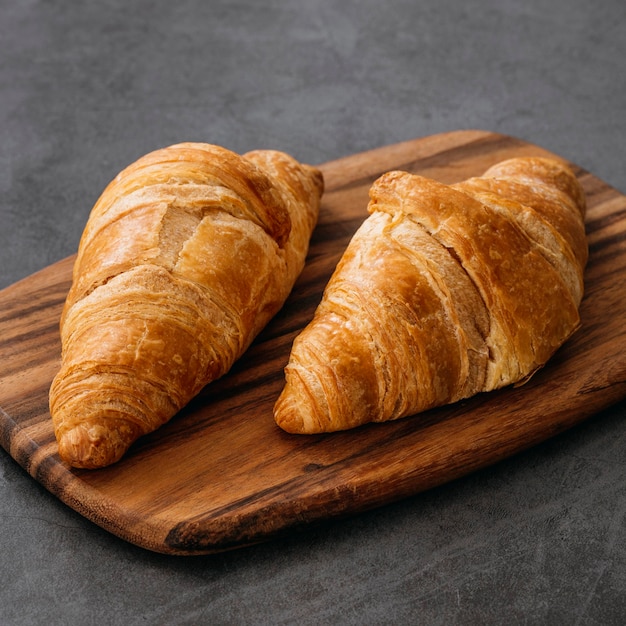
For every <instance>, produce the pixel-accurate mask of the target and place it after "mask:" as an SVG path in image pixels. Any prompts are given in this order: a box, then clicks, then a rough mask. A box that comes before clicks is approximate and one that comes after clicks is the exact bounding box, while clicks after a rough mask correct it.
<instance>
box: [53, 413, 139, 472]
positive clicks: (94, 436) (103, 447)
mask: <svg viewBox="0 0 626 626" xmlns="http://www.w3.org/2000/svg"><path fill="white" fill-rule="evenodd" d="M131 426H132V425H131ZM134 430H135V429H134V428H131V429H128V428H126V429H118V430H117V431H114V433H113V434H112V433H111V431H110V429H107V428H105V427H104V426H102V425H101V424H99V423H92V424H90V423H81V424H78V425H76V426H74V427H73V428H71V429H69V430H66V431H65V432H63V433H62V434H60V435H59V436H58V445H59V456H60V457H61V459H62V460H63V461H65V462H66V463H67V464H68V465H70V466H71V467H75V468H81V469H97V468H101V467H105V466H107V465H111V464H112V463H115V462H117V461H119V460H120V459H121V458H122V456H123V455H124V453H125V452H126V450H127V449H128V448H129V446H130V444H131V443H132V441H134V439H135V438H136V437H134V436H130V437H129V436H123V433H124V432H125V431H126V432H127V433H130V432H132V431H134ZM120 434H122V436H119V435H120ZM113 435H115V436H113Z"/></svg>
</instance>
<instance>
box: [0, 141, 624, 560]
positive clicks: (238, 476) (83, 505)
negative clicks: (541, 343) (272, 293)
mask: <svg viewBox="0 0 626 626" xmlns="http://www.w3.org/2000/svg"><path fill="white" fill-rule="evenodd" d="M520 154H525V155H529V154H538V155H547V154H549V153H547V152H546V151H545V150H543V149H541V148H539V147H537V146H533V145H530V144H527V143H525V142H523V141H521V140H518V139H515V138H511V137H504V136H501V135H497V134H493V133H487V132H483V131H461V132H456V133H447V134H443V135H436V136H434V137H426V138H422V139H418V140H413V141H408V142H404V143H402V144H395V145H391V146H386V147H383V148H380V149H377V150H373V151H370V152H366V153H362V154H358V155H353V156H350V157H346V158H343V159H338V160H337V161H333V162H330V163H326V164H323V165H322V166H321V168H322V170H323V172H324V175H325V178H326V180H327V191H326V193H325V195H324V199H323V203H322V210H321V215H320V220H319V224H318V226H317V228H316V230H315V233H314V235H313V238H312V240H311V246H310V252H309V256H308V259H307V264H306V266H305V269H304V271H303V272H302V274H301V276H300V278H299V279H298V281H297V283H296V285H295V287H294V289H293V291H292V294H291V295H290V297H289V298H288V300H287V302H286V303H285V306H284V307H283V309H282V310H281V311H280V312H279V313H278V314H277V315H276V317H275V318H274V319H273V320H272V321H271V322H270V324H268V326H267V327H266V328H265V329H264V330H263V331H262V332H261V334H260V335H259V336H258V337H257V339H256V340H255V341H254V342H253V344H252V345H251V346H250V348H249V350H248V351H247V352H246V354H245V355H244V356H243V357H242V358H241V359H240V360H239V361H238V362H237V363H236V364H235V366H234V367H233V368H232V370H231V371H230V372H229V373H228V374H226V375H225V376H224V377H223V378H222V379H220V380H218V381H215V382H214V383H213V384H212V385H209V386H208V387H207V388H206V389H204V390H203V391H202V392H201V393H200V394H199V395H198V396H197V397H196V398H195V399H194V400H193V401H192V402H191V403H190V404H189V405H188V406H187V407H185V409H183V410H182V411H181V412H180V413H179V415H177V416H175V417H174V418H173V419H172V420H171V421H170V422H169V423H168V424H166V425H165V426H163V428H162V429H160V430H159V431H157V432H155V433H152V434H150V435H147V436H146V437H144V438H143V439H142V440H140V441H139V442H137V443H136V444H135V445H134V446H133V448H132V449H131V450H130V452H129V453H128V455H127V456H126V457H125V458H124V459H123V460H122V461H121V462H119V463H117V464H116V465H114V466H111V467H109V468H105V469H103V470H98V471H86V470H71V469H69V468H68V467H66V466H65V465H64V464H63V463H61V461H60V460H59V457H58V455H57V453H56V444H55V441H54V434H53V430H52V425H51V421H50V416H49V414H48V407H47V395H48V388H49V384H50V381H51V379H52V376H53V375H54V374H55V373H56V370H57V368H58V364H59V358H60V341H59V336H58V321H59V316H60V313H61V308H62V304H63V300H64V298H65V295H66V293H67V290H68V289H69V285H70V278H71V269H72V262H73V257H70V258H68V259H64V260H62V261H60V262H59V263H57V264H55V265H53V266H50V267H49V268H46V269H44V270H42V271H41V272H38V273H37V274H34V275H33V276H31V277H28V278H27V279H25V280H23V281H20V282H19V283H16V284H15V285H12V286H11V287H9V288H7V289H5V290H4V291H2V292H0V444H1V445H2V447H3V448H5V450H7V451H8V452H9V453H10V454H11V455H12V456H13V457H14V458H15V459H16V461H17V462H18V463H20V465H22V466H23V467H24V469H25V470H26V471H27V472H29V473H30V475H31V476H33V477H34V478H35V479H36V480H38V481H39V482H40V483H41V484H43V485H44V486H45V487H46V488H47V489H49V490H50V491H51V492H52V493H54V494H55V495H56V496H57V497H58V498H60V499H61V500H62V501H63V502H65V503H66V504H68V505H69V506H71V507H72V508H74V509H75V510H77V511H78V512H79V513H81V514H82V515H84V516H85V517H87V518H89V519H91V520H92V521H94V522H95V523H96V524H99V525H100V526H102V527H103V528H105V529H107V530H108V531H110V532H112V533H114V534H116V535H117V536H119V537H122V538H123V539H125V540H127V541H131V542H133V543H135V544H137V545H139V546H142V547H144V548H147V549H150V550H155V551H157V552H164V553H169V554H181V555H182V554H205V553H211V552H216V551H220V550H227V549H233V548H236V547H241V546H244V545H248V544H251V543H257V542H259V541H263V540H266V539H269V538H271V537H276V536H278V535H281V534H284V533H286V532H293V531H294V530H296V529H301V528H304V527H306V526H308V525H310V524H319V523H323V522H324V521H325V520H328V519H331V518H338V517H342V516H346V515H353V514H356V513H358V512H359V511H363V510H366V509H369V508H372V507H376V506H381V505H384V504H386V503H388V502H391V501H393V500H397V499H399V498H402V497H406V496H408V495H411V494H415V493H419V492H420V491H423V490H424V489H429V488H431V487H434V486H436V485H439V484H441V483H443V482H446V481H449V480H452V479H454V478H457V477H459V476H462V475H464V474H467V473H468V472H471V471H474V470H476V469H478V468H481V467H484V466H486V465H489V464H491V463H495V462H497V461H498V460H501V459H503V458H506V457H507V456H509V455H511V454H514V453H517V452H520V451H522V450H524V449H526V448H528V447H529V446H532V445H535V444H536V443H539V442H541V441H543V440H545V439H546V438H548V437H551V436H554V435H555V434H558V433H559V432H562V431H563V430H565V429H566V428H570V427H571V426H573V425H575V424H577V423H579V422H580V421H581V420H583V419H587V418H589V417H591V416H592V415H593V414H594V413H596V412H597V411H600V410H602V409H603V408H605V407H607V406H609V405H610V404H612V403H614V402H617V401H619V400H621V399H623V398H624V397H626V382H625V381H626V329H625V328H624V326H623V319H624V317H625V315H626V311H625V308H626V303H625V302H624V297H623V293H624V285H625V284H626V245H625V236H626V198H625V197H624V196H622V195H621V194H620V193H619V192H617V191H616V190H615V189H612V188H611V187H609V186H608V185H606V184H605V183H603V182H602V181H601V180H599V179H597V178H596V177H594V176H593V175H592V174H590V173H589V172H586V171H585V170H583V169H582V168H579V167H577V166H574V168H575V171H576V173H577V176H579V178H580V180H581V182H582V183H583V186H584V187H585V190H586V193H587V197H588V203H589V210H588V215H587V222H586V226H587V232H588V236H589V241H590V253H591V256H590V260H589V264H588V267H587V273H586V280H587V284H586V290H585V298H584V300H583V303H582V305H581V317H582V327H581V329H580V330H579V331H578V332H577V333H576V334H575V335H574V336H573V337H572V338H571V339H570V341H568V342H567V343H566V344H565V345H564V346H563V347H562V348H561V349H560V350H559V351H558V352H557V353H556V354H555V356H554V357H553V359H552V360H551V361H550V363H548V364H547V365H546V367H545V368H544V369H543V370H541V371H540V372H538V373H537V374H536V375H535V376H534V377H533V378H532V379H531V380H530V381H529V382H528V383H527V384H526V385H524V386H522V387H517V388H508V389H503V390H500V391H498V392H493V393H491V394H480V395H478V396H475V397H474V398H471V399H469V400H465V401H462V402H459V403H457V404H455V405H450V406H446V407H441V408H439V409H434V410H432V411H428V412H426V413H423V414H421V415H418V416H414V417H411V418H406V419H404V420H399V421H397V422H390V423H387V424H370V425H367V426H363V427H361V428H358V429H355V430H354V431H349V432H344V433H336V434H331V435H316V436H310V437H307V436H297V435H288V434H287V433H284V432H282V431H281V430H279V429H278V428H277V427H276V426H275V424H274V422H273V418H272V407H273V403H274V402H275V400H276V398H277V396H278V394H279V393H280V390H281V388H282V384H283V371H282V370H283V367H284V366H285V364H286V362H287V359H288V356H289V350H290V347H291V343H292V341H293V339H294V338H295V337H296V335H297V333H298V332H299V331H300V329H301V328H302V327H303V326H304V325H305V324H306V323H307V322H308V321H309V320H310V319H311V317H312V316H313V314H314V311H315V307H316V306H317V304H318V302H319V300H320V298H321V295H322V292H323V290H324V287H325V285H326V282H327V280H328V278H329V277H330V275H331V274H332V272H333V271H334V268H335V265H336V263H337V261H338V260H339V258H340V256H341V254H342V253H343V250H344V249H345V246H346V245H347V243H348V242H349V240H350V238H351V237H352V235H353V233H354V232H355V231H356V229H357V228H358V227H359V226H360V224H361V222H362V221H363V219H365V218H366V216H367V210H366V206H367V198H368V193H367V192H368V188H369V185H370V183H371V182H372V181H373V180H374V179H375V178H377V177H378V176H379V175H380V174H382V173H383V172H384V171H387V170H389V169H404V170H406V171H413V172H416V173H421V174H423V175H426V176H432V177H434V178H438V179H439V180H442V182H448V183H449V182H455V181H457V180H461V179H463V178H466V177H468V176H474V175H479V174H481V173H482V172H483V171H484V170H485V169H486V168H487V167H489V166H490V165H491V164H493V163H495V162H497V161H499V160H502V159H505V158H508V157H511V156H517V155H520Z"/></svg>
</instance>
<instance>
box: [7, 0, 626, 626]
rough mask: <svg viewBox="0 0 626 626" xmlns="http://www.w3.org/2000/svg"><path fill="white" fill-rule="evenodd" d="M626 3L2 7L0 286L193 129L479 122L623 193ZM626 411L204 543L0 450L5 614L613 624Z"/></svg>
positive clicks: (270, 130) (624, 575)
mask: <svg viewBox="0 0 626 626" xmlns="http://www.w3.org/2000/svg"><path fill="white" fill-rule="evenodd" d="M625 58H626V3H624V2H623V0H599V1H598V2H594V3H590V2H587V1H583V0H551V1H550V2H544V1H541V0H527V1H525V2H517V1H514V0H475V1H468V2H458V1H457V0H438V2H436V3H435V2H427V1H422V2H416V1H413V2H411V1H408V0H404V1H398V0H392V1H390V2H375V1H373V0H361V1H357V0H348V1H345V2H339V1H335V2H331V1H328V0H306V2H305V1H304V0H299V1H298V0H286V1H279V0H258V1H255V2H251V1H249V2H244V1H234V2H228V1H227V0H223V1H221V2H215V1H201V0H196V1H194V0H178V1H177V2H165V1H163V0H156V1H151V2H148V1H147V0H140V1H134V2H133V1H132V0H131V1H122V0H101V1H100V2H70V1H68V0H58V1H56V2H46V1H44V0H23V1H22V0H20V2H3V3H2V11H1V14H0V133H1V135H0V137H1V141H0V216H1V222H0V224H1V225H0V288H3V287H5V286H7V285H9V284H11V283H12V282H14V281H16V280H18V279H20V278H22V277H25V276H27V275H29V274H31V273H32V272H34V271H36V270H38V269H41V268H43V267H45V266H47V265H48V264H50V263H52V262H54V261H57V260H59V259H61V258H63V257H65V256H67V255H69V254H71V253H72V252H74V251H75V248H76V246H77V243H78V239H79V236H80V233H81V230H82V228H83V226H84V223H85V220H86V217H87V213H88V211H89V210H90V208H91V206H92V204H93V202H94V201H95V199H96V198H97V196H98V195H99V194H100V192H101V190H102V188H103V187H104V186H105V184H106V183H108V181H109V180H110V179H111V178H112V177H113V176H114V175H115V174H116V173H117V172H118V171H119V170H120V169H121V167H123V166H124V165H126V164H127V163H129V162H130V161H132V160H134V159H135V158H137V157H138V156H140V155H141V154H143V153H145V152H147V151H148V150H151V149H153V148H157V147H161V146H164V145H167V144H170V143H173V142H177V141H182V140H202V141H210V142H213V143H219V144H222V145H224V146H227V147H230V148H232V149H234V150H238V151H243V150H247V149H252V148H257V147H273V148H278V149H282V150H286V151H288V152H291V153H292V154H294V156H297V157H298V158H299V159H301V160H303V161H309V162H312V163H320V162H324V161H327V160H331V159H334V158H338V157H341V156H344V155H347V154H351V153H354V152H358V151H362V150H365V149H368V148H374V147H377V146H380V145H383V144H389V143H395V142H397V141H401V140H404V139H411V138H414V137H418V136H424V135H429V134H433V133H437V132H443V131H449V130H455V129H460V128H482V129H486V130H493V131H498V132H502V133H508V134H511V135H515V136H517V137H520V138H522V139H525V140H527V141H531V142H535V143H539V144H541V145H542V146H544V147H546V148H547V149H549V150H552V151H554V152H556V153H559V154H561V155H563V156H564V157H566V158H568V159H570V160H572V161H574V162H576V163H578V164H579V165H581V166H583V167H584V168H586V169H588V170H590V171H592V172H593V173H595V174H596V175H597V176H599V177H600V178H603V179H604V180H605V181H607V182H608V183H609V184H611V185H613V186H614V187H616V188H618V189H620V190H621V191H622V192H626V167H625V165H626V156H625V154H624V144H625V142H626V121H625V115H626V65H625V64H624V59H625ZM625 418H626V403H623V402H622V403H621V404H619V405H617V406H615V407H613V408H612V409H611V410H608V411H606V412H605V413H603V414H601V415H598V416H596V417H594V418H593V419H591V420H589V421H588V422H586V423H585V424H583V425H582V426H580V427H578V428H575V429H573V430H572V431H570V432H568V433H566V434H564V435H562V436H559V437H557V438H555V439H553V440H551V441H549V442H547V443H545V444H543V445H540V446H538V447H536V448H534V449H532V450H530V451H528V452H527V453H524V454H521V455H519V456H517V457H515V458H512V459H509V460H507V461H505V462H502V463H500V464H498V465H497V466H495V467H492V468H489V469H487V470H484V471H481V472H478V473H476V474H473V475H471V476H469V477H467V478H464V479H462V480H458V481H456V482H454V483H451V484H448V485H446V486H444V487H441V488H439V489H436V490H433V491H430V492H428V493H425V494H422V495H419V496H416V497H413V498H410V499H408V500H405V501H403V502H400V503H398V504H395V505H392V506H387V507H384V508H382V509H379V510H377V511H373V512H370V513H367V514H364V515H360V516H358V517H355V518H352V519H348V520H343V521H334V522H330V523H329V524H327V525H325V526H323V527H319V528H311V529H309V530H308V531H306V532H302V533H300V534H297V535H294V536H291V537H288V538H286V539H283V540H280V541H275V542H272V543H268V544H264V545H261V546H256V547H252V548H249V549H245V550H241V551H236V552H232V553H227V554H222V555H217V556H213V557H206V558H204V557H202V558H193V559H181V558H171V557H164V556H160V555H156V554H152V553H149V552H146V551H143V550H141V549H139V548H135V547H133V546H131V545H128V544H126V543H124V542H122V541H120V540H118V539H116V538H115V537H113V536H111V535H109V534H107V533H106V532H104V531H102V530H100V529H99V528H98V527H96V526H94V525H92V524H91V523H89V522H87V521H86V520H84V519H83V518H81V517H80V516H79V515H77V514H76V513H74V512H73V511H71V510H70V509H68V508H67V507H66V506H65V505H63V504H61V503H60V502H58V501H57V500H56V499H55V498H54V497H53V496H51V495H50V494H48V493H47V492H46V491H45V490H44V489H42V488H41V487H40V486H39V485H38V484H37V483H35V482H34V481H33V480H31V479H30V478H29V477H28V476H27V475H26V474H25V473H24V472H23V471H22V469H21V468H20V467H19V466H18V465H17V464H16V463H15V462H14V461H13V460H12V459H11V458H10V457H9V455H8V454H6V453H5V452H4V451H3V450H0V580H1V581H2V582H1V583H0V624H3V625H5V624H8V625H18V624H44V623H45V624H50V625H51V626H52V625H54V624H77V625H79V624H80V625H81V626H85V625H90V624H93V625H96V624H97V625H107V624H127V625H139V624H168V625H170V624H406V623H414V624H428V625H430V624H442V625H444V624H445V625H449V624H594V625H601V624H602V625H604V624H623V623H624V620H625V619H626V526H625V515H626V420H625Z"/></svg>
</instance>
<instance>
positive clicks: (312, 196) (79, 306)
mask: <svg viewBox="0 0 626 626" xmlns="http://www.w3.org/2000/svg"><path fill="white" fill-rule="evenodd" d="M322 189H323V178H322V174H321V172H320V171H319V170H317V169H316V168H314V167H311V166H308V165H303V164H300V163H298V162H297V161H296V160H295V159H293V158H292V157H290V156H288V155H286V154H284V153H281V152H277V151H261V150H259V151H254V152H250V153H247V154H245V155H243V156H239V155H237V154H235V153H233V152H231V151H229V150H226V149H225V148H221V147H218V146H214V145H210V144H201V143H183V144H177V145H174V146H171V147H169V148H165V149H162V150H157V151H155V152H152V153H150V154H148V155H146V156H144V157H142V158H140V159H139V160H138V161H136V162H135V163H133V164H132V165H130V166H129V167H127V168H126V169H125V170H124V171H122V172H121V173H120V174H119V175H118V176H117V177H116V178H115V179H114V180H113V181H112V182H111V183H110V184H109V186H108V187H107V188H106V189H105V190H104V192H103V194H102V196H101V197H100V198H99V199H98V201H97V202H96V204H95V206H94V208H93V209H92V212H91V214H90V216H89V220H88V222H87V225H86V227H85V230H84V232H83V235H82V238H81V241H80V245H79V249H78V255H77V258H76V261H75V266H74V271H73V283H72V287H71V289H70V291H69V294H68V296H67V300H66V302H65V306H64V309H63V312H62V317H61V340H62V365H61V369H60V371H59V373H58V374H57V376H56V377H55V378H54V381H53V383H52V386H51V389H50V412H51V415H52V420H53V423H54V429H55V435H56V438H57V440H58V446H59V455H60V457H61V458H62V459H63V460H64V461H66V462H67V463H69V464H70V465H72V466H75V467H85V468H96V467H102V466H105V465H109V464H111V463H113V462H115V461H117V460H119V459H120V458H121V457H122V455H123V454H124V453H125V452H126V450H127V449H128V447H129V446H130V445H131V444H132V443H133V442H134V441H135V440H136V439H137V438H139V437H140V436H141V435H144V434H146V433H148V432H151V431H153V430H155V429H156V428H158V427H159V426H160V425H162V424H163V423H165V422H166V421H168V420H169V419H170V418H171V417H172V416H173V415H174V414H175V413H177V412H178V411H179V410H180V409H181V408H182V407H183V406H184V405H185V404H187V403H188V402H189V400H191V398H192V397H193V396H194V395H196V394H197V393H198V392H199V391H200V390H201V389H202V388H203V387H204V386H205V385H206V384H207V383H209V382H211V381H212V380H215V379H216V378H219V377H220V376H222V375H223V374H224V373H226V372H227V371H228V370H229V368H230V367H231V366H232V364H233V362H234V361H235V360H236V359H237V358H238V357H239V356H241V354H242V353H243V352H244V351H245V350H246V348H247V347H248V346H249V345H250V343H251V342H252V340H253V339H254V337H255V336H256V335H257V334H258V332H259V331H260V330H261V329H262V328H263V327H264V326H265V325H266V323H267V322H268V321H269V319H270V318H271V317H272V316H273V315H274V314H275V313H276V312H277V311H278V309H279V308H280V307H281V306H282V304H283V303H284V301H285V299H286V298H287V295H288V294H289V292H290V290H291V289H292V287H293V284H294V282H295V280H296V277H297V276H298V274H299V273H300V271H301V270H302V267H303V265H304V261H305V256H306V254H307V250H308V246H309V239H310V236H311V233H312V230H313V228H314V226H315V223H316V221H317V216H318V212H319V203H320V197H321V194H322Z"/></svg>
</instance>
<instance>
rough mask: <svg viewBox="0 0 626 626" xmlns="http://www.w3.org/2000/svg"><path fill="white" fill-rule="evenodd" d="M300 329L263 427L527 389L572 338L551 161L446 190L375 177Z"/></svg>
mask: <svg viewBox="0 0 626 626" xmlns="http://www.w3.org/2000/svg"><path fill="white" fill-rule="evenodd" d="M368 210H369V212H370V216H369V217H368V218H367V219H366V220H365V222H364V223H363V224H362V226H361V227H360V228H359V230H358V231H357V232H356V234H355V235H354V237H353V239H352V241H351V242H350V244H349V246H348V248H347V249H346V251H345V253H344V256H343V257H342V259H341V260H340V262H339V264H338V266H337V268H336V270H335V272H334V274H333V276H332V277H331V280H330V281H329V283H328V285H327V287H326V290H325V292H324V296H323V298H322V302H321V303H320V305H319V307H318V309H317V311H316V313H315V316H314V318H313V320H312V321H311V323H310V324H309V325H308V326H307V327H306V328H305V329H304V330H303V331H302V332H301V334H300V335H299V336H298V337H297V338H296V340H295V341H294V344H293V346H292V351H291V355H290V358H289V363H288V365H287V367H286V368H285V376H286V385H285V387H284V389H283V391H282V393H281V395H280V397H279V399H278V401H277V403H276V406H275V411H274V413H275V419H276V422H277V424H278V425H279V426H280V427H282V428H283V429H284V430H286V431H288V432H292V433H318V432H329V431H336V430H343V429H347V428H351V427H355V426H358V425H360V424H364V423H366V422H372V421H375V422H380V421H387V420H393V419H397V418H400V417H404V416H408V415H413V414H416V413H419V412H421V411H424V410H426V409H429V408H432V407H435V406H439V405H443V404H447V403H451V402H455V401H457V400H460V399H462V398H467V397H470V396H472V395H474V394H476V393H478V392H482V391H489V390H493V389H496V388H499V387H502V386H505V385H509V384H511V383H515V382H520V381H523V380H524V379H527V378H528V377H530V376H531V375H532V374H533V372H535V370H537V369H538V368H540V367H541V366H542V365H543V364H545V362H546V361H547V360H548V359H549V358H550V357H551V355H552V354H553V353H554V352H555V350H556V349H557V348H558V347H559V346H560V345H561V344H562V343H563V342H564V341H565V340H566V339H567V338H568V337H569V336H570V335H571V334H572V333H573V332H574V331H575V330H576V329H577V328H578V327H579V324H580V320H579V315H578V306H579V304H580V301H581V298H582V295H583V270H584V266H585V264H586V261H587V242H586V237H585V229H584V213H585V196H584V193H583V190H582V187H581V186H580V184H579V183H578V181H577V179H576V178H575V176H574V174H573V173H572V172H571V170H569V168H567V167H566V166H565V165H563V164H561V163H560V162H557V161H556V160H552V159H544V158H519V159H511V160H508V161H505V162H503V163H500V164H498V165H496V166H494V167H492V168H491V169H489V170H488V171H487V172H486V173H485V174H484V175H483V176H481V177H479V178H473V179H470V180H467V181H464V182H462V183H459V184H456V185H451V186H448V185H444V184H441V183H438V182H435V181H434V180H430V179H427V178H423V177H421V176H416V175H412V174H408V173H404V172H398V171H394V172H388V173H386V174H384V175H383V176H381V177H380V178H379V179H378V180H377V181H376V182H375V183H374V184H373V186H372V188H371V190H370V203H369V206H368Z"/></svg>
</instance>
